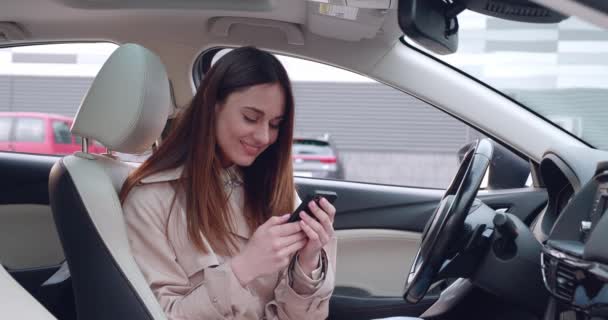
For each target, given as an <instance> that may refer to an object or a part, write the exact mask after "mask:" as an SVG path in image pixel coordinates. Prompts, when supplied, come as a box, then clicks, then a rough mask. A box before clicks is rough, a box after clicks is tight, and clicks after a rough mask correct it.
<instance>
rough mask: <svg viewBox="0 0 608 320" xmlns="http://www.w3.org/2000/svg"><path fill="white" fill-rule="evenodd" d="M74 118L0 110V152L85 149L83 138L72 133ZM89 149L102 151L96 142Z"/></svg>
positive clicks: (46, 151) (52, 153)
mask: <svg viewBox="0 0 608 320" xmlns="http://www.w3.org/2000/svg"><path fill="white" fill-rule="evenodd" d="M71 126H72V118H70V117H66V116H61V115H56V114H48V113H34V112H0V151H12V152H21V153H35V154H50V155H67V154H72V153H74V152H76V151H80V150H81V148H82V144H81V142H82V141H81V139H80V138H79V137H76V136H73V135H72V134H71V133H70V127H71ZM89 152H92V153H103V152H105V148H104V147H103V146H102V145H101V144H99V143H97V142H94V143H92V144H91V145H90V146H89Z"/></svg>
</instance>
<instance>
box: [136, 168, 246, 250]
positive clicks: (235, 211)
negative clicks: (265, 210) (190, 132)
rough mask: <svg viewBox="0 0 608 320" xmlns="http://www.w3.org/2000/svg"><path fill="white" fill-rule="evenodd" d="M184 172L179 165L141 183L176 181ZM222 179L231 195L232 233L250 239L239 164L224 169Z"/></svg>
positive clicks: (142, 180) (229, 204)
mask: <svg viewBox="0 0 608 320" xmlns="http://www.w3.org/2000/svg"><path fill="white" fill-rule="evenodd" d="M183 173H184V167H183V166H179V167H177V168H173V169H168V170H164V171H161V172H157V173H154V174H152V175H149V176H147V177H145V178H143V179H141V181H140V183H141V184H150V183H160V182H170V181H176V180H179V179H180V178H182V177H183ZM222 179H223V181H224V188H225V189H224V190H225V191H226V194H229V195H230V200H229V202H228V206H229V208H230V210H231V211H232V218H233V219H232V221H233V222H232V226H231V227H232V230H233V231H232V233H233V234H234V235H237V236H239V237H241V238H243V239H249V237H251V233H252V232H251V230H250V229H251V228H249V225H248V224H247V219H246V218H245V216H244V212H243V188H241V186H242V184H243V180H242V177H241V173H240V170H239V169H238V167H237V166H232V167H230V168H227V169H225V170H222Z"/></svg>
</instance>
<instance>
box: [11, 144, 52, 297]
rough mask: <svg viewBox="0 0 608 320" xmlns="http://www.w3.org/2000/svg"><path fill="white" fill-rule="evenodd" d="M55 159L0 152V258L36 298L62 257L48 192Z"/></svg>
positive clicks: (16, 278) (14, 276)
mask: <svg viewBox="0 0 608 320" xmlns="http://www.w3.org/2000/svg"><path fill="white" fill-rule="evenodd" d="M57 159H58V158H57V157H51V156H41V155H30V154H19V153H5V152H0V177H2V179H0V262H1V263H2V265H3V266H4V267H5V268H6V269H7V271H8V272H9V273H10V274H11V275H12V276H13V278H15V280H17V282H18V283H19V284H20V285H21V286H23V287H24V288H25V289H26V290H27V291H28V292H30V293H31V294H32V295H34V296H36V297H37V298H39V296H38V295H39V293H40V292H41V290H40V288H41V286H42V284H43V282H44V281H46V280H47V279H48V278H49V277H50V276H51V275H53V274H54V273H55V272H56V271H57V270H58V269H59V267H60V265H61V263H62V262H63V260H64V254H63V248H62V247H61V243H60V241H59V237H58V234H57V231H56V229H55V223H54V221H53V215H52V213H51V209H50V206H49V196H48V178H49V173H50V170H51V167H52V166H53V164H54V163H55V161H57ZM41 302H44V301H41Z"/></svg>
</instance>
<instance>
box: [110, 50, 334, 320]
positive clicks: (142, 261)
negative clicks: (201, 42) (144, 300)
mask: <svg viewBox="0 0 608 320" xmlns="http://www.w3.org/2000/svg"><path fill="white" fill-rule="evenodd" d="M174 122H175V124H174V126H173V127H172V129H171V130H170V131H169V134H168V136H167V137H166V139H165V140H164V141H163V143H162V144H161V145H160V146H159V148H158V150H156V152H155V153H154V154H153V155H152V156H151V157H150V158H148V160H147V161H145V162H144V163H143V164H142V165H141V166H140V167H139V168H138V169H137V170H135V171H134V172H133V173H132V174H131V175H130V176H129V178H128V179H127V181H126V182H125V184H124V186H123V188H122V192H121V201H122V203H123V209H124V213H125V219H126V222H127V230H128V235H129V239H130V243H131V248H132V252H133V255H134V256H135V260H136V261H137V263H138V265H139V267H140V268H141V270H142V272H143V275H144V277H145V278H146V280H147V281H148V283H149V285H150V288H151V289H152V291H153V292H154V294H155V295H156V298H157V299H158V301H159V302H160V305H161V306H162V308H163V310H164V311H165V313H166V314H167V316H168V317H169V319H325V318H326V317H327V314H328V304H329V298H330V296H331V293H332V291H333V287H334V276H335V255H336V239H335V237H334V230H333V220H334V214H335V209H334V207H333V206H332V205H331V204H330V203H329V202H328V201H327V200H325V199H322V200H321V201H320V203H319V205H316V204H315V203H314V202H311V203H310V204H309V207H310V209H311V211H312V212H313V213H314V215H315V216H316V217H317V219H318V220H319V221H318V222H317V221H316V220H315V219H313V218H312V217H311V216H308V215H306V214H302V215H301V216H302V220H301V221H300V222H294V223H286V222H287V219H288V217H289V213H290V212H291V211H292V210H294V208H295V207H296V206H297V204H299V201H300V200H299V198H298V196H297V193H296V192H295V188H294V181H293V174H292V164H291V143H292V136H293V127H294V101H293V95H292V90H291V85H290V82H289V78H288V76H287V73H286V71H285V69H284V68H283V66H282V65H281V63H280V62H279V61H278V60H277V59H276V58H275V57H274V56H273V55H271V54H269V53H266V52H264V51H261V50H258V49H256V48H253V47H243V48H238V49H235V50H233V51H231V52H229V53H228V54H226V55H225V56H223V57H222V58H221V59H219V60H218V61H217V62H216V63H215V64H214V65H213V67H212V68H211V69H210V70H209V71H208V72H207V73H206V74H205V78H204V80H203V83H202V85H201V86H200V88H199V90H198V92H197V94H196V95H195V97H194V99H193V101H192V103H191V104H190V106H188V107H187V108H186V109H185V110H184V111H183V112H182V113H181V114H180V115H179V116H178V117H177V119H176V120H175V121H174Z"/></svg>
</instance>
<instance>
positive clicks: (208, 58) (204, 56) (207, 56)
mask: <svg viewBox="0 0 608 320" xmlns="http://www.w3.org/2000/svg"><path fill="white" fill-rule="evenodd" d="M399 40H400V42H402V43H403V44H404V45H406V46H408V47H411V45H410V44H409V43H407V42H406V41H405V39H403V37H401V38H400V39H399ZM235 48H238V46H230V45H227V46H211V47H209V48H207V49H205V50H203V51H202V52H201V53H200V54H199V55H198V57H197V58H196V59H195V60H194V63H193V65H192V69H191V77H192V81H193V84H194V89H195V90H197V89H198V87H199V86H200V84H201V82H202V79H203V78H204V76H205V73H206V72H207V70H208V69H209V68H210V67H211V62H212V61H213V58H214V56H215V55H216V54H217V53H218V52H220V51H222V50H224V49H235ZM260 49H262V50H265V51H267V52H269V53H272V54H274V55H281V56H285V57H289V58H294V59H301V60H306V61H309V62H313V63H320V64H323V65H326V66H329V67H334V68H337V69H342V70H344V71H348V72H353V71H351V70H348V69H344V68H341V67H340V66H339V65H331V64H327V63H324V62H322V61H317V60H313V59H309V58H307V57H302V56H298V55H294V54H290V53H285V52H277V51H276V50H272V49H267V48H262V47H260ZM412 49H414V50H416V51H420V52H422V51H421V50H419V49H417V48H414V47H412ZM422 53H424V52H422ZM425 55H427V56H429V55H428V54H426V53H425ZM431 57H432V56H431ZM432 58H433V59H434V60H435V61H438V62H439V63H441V64H446V65H447V63H445V62H443V61H441V60H440V59H437V58H435V57H432ZM448 66H450V65H448ZM450 67H451V68H452V69H455V70H457V71H459V72H461V73H463V72H462V71H460V70H458V69H457V68H454V67H453V66H450ZM355 73H356V72H355ZM359 75H361V76H364V77H366V78H369V79H371V80H373V81H376V82H378V83H380V84H383V85H385V86H388V87H390V88H392V89H394V90H397V91H399V92H401V93H402V94H406V95H409V96H411V97H414V98H416V99H419V98H418V97H417V96H416V95H414V94H411V93H409V92H406V91H403V90H402V89H401V88H399V87H395V86H393V85H390V84H387V83H384V82H382V81H381V80H378V79H375V78H372V77H370V76H368V75H366V74H359ZM465 75H467V76H468V77H471V76H470V75H468V74H465ZM473 79H474V78H473ZM474 80H476V79H474ZM477 81H478V80H477ZM478 82H479V81H478ZM482 84H483V83H482ZM483 85H484V86H486V87H488V88H490V89H491V90H492V91H496V90H495V89H493V88H491V87H489V86H487V85H485V84H483ZM499 93H500V92H499ZM501 94H502V93H501ZM419 100H420V99H419ZM421 101H422V102H424V103H425V105H426V106H428V107H432V108H433V109H435V110H438V111H440V112H442V113H444V114H446V115H448V116H450V117H451V118H453V119H455V120H456V121H458V122H460V123H462V124H464V125H465V126H467V127H470V128H472V129H474V130H476V131H477V132H479V133H480V134H482V135H483V136H485V137H487V138H489V139H491V140H492V141H494V142H495V143H497V144H499V145H501V146H502V147H504V148H506V149H507V150H508V151H510V152H511V153H513V154H514V155H516V156H517V157H519V158H520V159H522V160H524V161H526V162H528V163H530V167H531V168H530V170H531V173H530V174H533V167H534V166H538V165H539V164H538V163H537V162H535V161H534V160H533V159H531V158H530V157H528V156H526V155H525V154H523V153H522V152H520V151H518V150H516V149H514V148H513V147H512V146H510V145H508V144H506V143H504V142H503V141H502V140H500V139H497V138H496V137H495V136H494V135H492V134H490V133H488V132H487V131H486V130H483V129H481V128H479V127H478V126H477V125H475V124H472V123H470V122H469V121H466V120H464V119H462V118H460V117H458V116H456V115H454V114H452V113H449V112H447V111H446V110H444V109H442V108H439V107H437V106H436V105H434V104H432V103H429V102H427V101H424V100H421ZM488 170H489V168H488ZM486 174H487V172H486ZM314 179H318V180H324V179H321V178H314ZM336 181H337V180H336ZM343 181H344V182H352V183H365V184H373V185H387V186H398V187H413V188H420V189H436V190H439V189H445V188H435V187H423V186H411V185H392V184H385V183H376V182H369V181H351V180H343ZM529 187H532V188H534V187H542V185H536V179H533V184H532V186H528V185H527V183H526V185H524V186H522V188H529ZM480 190H493V189H487V188H483V189H480ZM501 190H509V189H501Z"/></svg>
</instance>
